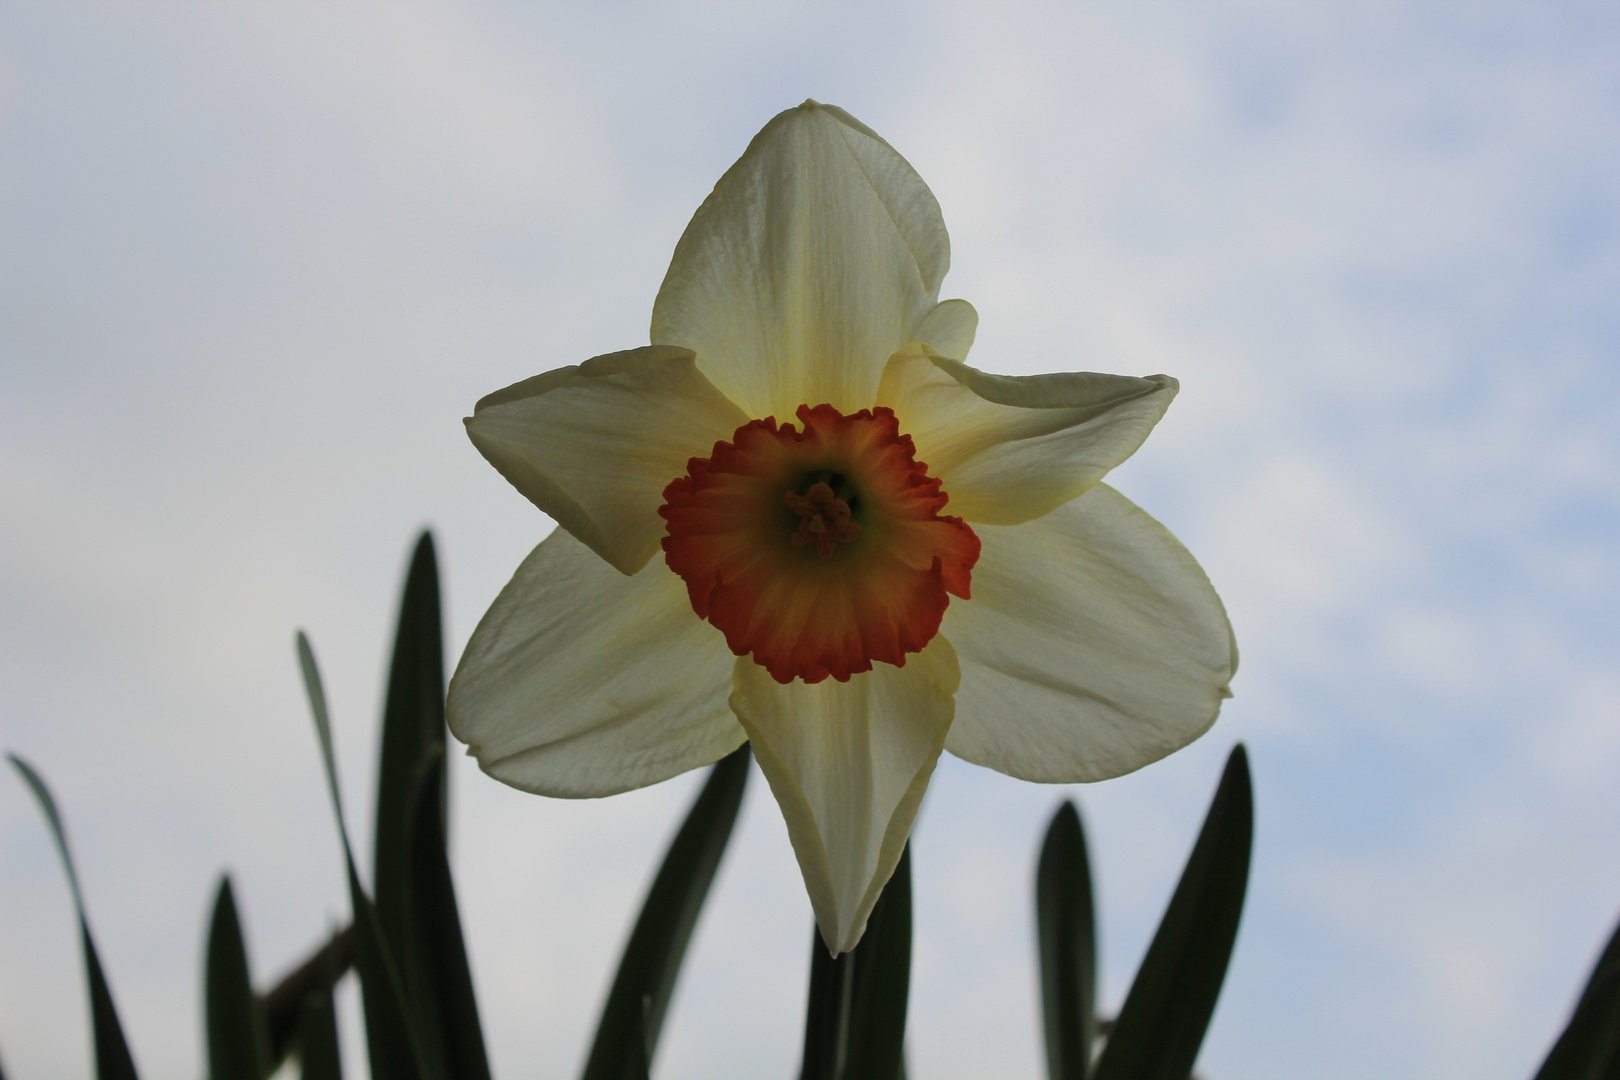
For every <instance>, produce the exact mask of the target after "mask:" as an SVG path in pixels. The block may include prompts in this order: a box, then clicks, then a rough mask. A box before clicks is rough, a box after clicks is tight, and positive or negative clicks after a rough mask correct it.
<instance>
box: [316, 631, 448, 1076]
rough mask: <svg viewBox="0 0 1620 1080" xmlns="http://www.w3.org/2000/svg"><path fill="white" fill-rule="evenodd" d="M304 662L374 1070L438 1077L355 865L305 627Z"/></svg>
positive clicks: (328, 723) (329, 726)
mask: <svg viewBox="0 0 1620 1080" xmlns="http://www.w3.org/2000/svg"><path fill="white" fill-rule="evenodd" d="M298 664H299V668H300V670H301V671H302V672H303V675H304V690H305V692H306V693H307V694H308V696H309V709H310V713H311V714H312V716H313V717H314V720H315V731H316V734H317V735H318V736H319V737H320V742H321V757H322V759H323V761H324V763H325V765H326V783H327V789H328V791H329V792H330V794H331V796H332V810H333V814H334V815H335V816H336V818H337V826H338V836H339V838H340V839H341V840H342V842H343V859H344V865H345V868H346V869H347V871H348V875H349V903H350V905H351V906H352V907H353V908H354V927H355V934H354V968H355V971H356V972H358V973H359V975H360V991H361V999H362V1004H363V1006H364V1013H365V1026H366V1047H367V1049H368V1051H369V1052H370V1058H371V1075H372V1077H373V1080H436V1077H435V1075H434V1074H433V1073H430V1072H429V1071H428V1069H427V1068H426V1065H425V1061H424V1056H423V1054H422V1048H421V1046H420V1044H419V1042H418V1039H417V1031H416V1026H415V1025H414V1024H412V1023H411V1022H410V1019H409V1013H408V1011H407V1008H406V1003H405V990H404V984H403V983H402V982H401V980H400V976H399V968H398V966H397V964H396V963H395V961H394V958H393V956H392V955H391V953H390V952H389V949H388V943H387V941H386V940H385V939H384V937H383V932H382V925H381V923H380V921H379V920H378V918H377V909H376V907H374V906H373V905H372V902H371V898H370V897H369V896H367V895H366V891H365V889H364V888H363V887H362V886H361V884H360V875H359V873H358V872H357V871H356V870H355V868H354V849H353V847H352V846H350V844H349V829H348V826H347V825H346V824H345V823H344V819H343V799H342V796H341V794H340V792H339V789H338V781H337V764H336V760H335V759H334V757H333V754H332V724H331V720H330V718H329V716H328V714H327V708H326V692H325V690H324V689H322V687H321V673H320V669H319V667H317V666H316V663H315V653H314V650H312V649H311V648H310V645H309V639H308V638H306V637H305V636H304V634H303V632H302V631H300V632H299V634H298Z"/></svg>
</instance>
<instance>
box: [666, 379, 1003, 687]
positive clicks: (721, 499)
mask: <svg viewBox="0 0 1620 1080" xmlns="http://www.w3.org/2000/svg"><path fill="white" fill-rule="evenodd" d="M796 415H797V417H798V420H799V422H800V424H801V425H802V430H800V429H799V428H795V426H794V425H793V424H782V425H780V426H778V425H777V423H776V419H775V417H767V418H766V419H764V420H753V421H750V422H749V423H747V424H744V425H743V426H742V427H740V428H738V429H737V431H736V433H735V434H734V435H733V436H732V439H731V441H730V442H717V443H715V444H714V450H713V451H712V452H711V454H710V456H709V457H706V458H692V459H691V460H690V461H689V462H688V463H687V471H686V475H685V476H678V477H676V478H675V479H674V480H673V481H671V482H670V484H669V486H668V487H666V488H665V489H664V505H663V506H661V507H659V510H658V512H659V514H660V515H662V516H663V518H664V520H665V521H666V522H667V523H668V535H666V536H665V537H664V541H663V545H664V558H665V561H666V562H667V563H668V564H669V567H670V569H671V570H673V571H675V572H676V573H677V574H679V575H680V576H681V577H682V579H684V580H685V582H686V587H687V595H688V597H689V598H690V599H691V601H692V610H693V611H695V612H697V614H698V615H699V616H700V617H701V618H704V619H707V620H709V622H711V623H713V624H714V625H715V626H716V627H718V628H719V629H720V630H721V631H722V632H724V633H725V635H726V644H727V645H728V646H730V648H731V650H732V652H734V653H736V654H737V655H738V656H746V655H750V654H752V656H753V658H754V661H755V662H756V663H759V664H761V665H763V666H764V667H765V668H766V669H767V670H769V671H770V673H771V675H772V676H773V677H774V678H775V679H776V680H777V681H778V682H783V683H787V682H792V681H793V680H794V679H795V678H800V679H803V680H804V681H805V682H812V683H813V682H820V681H821V680H822V679H825V678H826V677H827V676H829V675H831V676H832V677H833V678H835V679H838V680H839V681H844V680H847V679H848V678H849V677H850V676H851V675H852V674H855V673H857V672H862V671H870V670H871V669H872V664H873V663H874V662H875V661H882V662H884V663H889V664H895V665H897V666H900V665H904V664H905V662H906V656H907V655H908V654H909V653H914V652H919V651H921V650H922V648H923V647H924V646H925V645H927V644H928V642H929V641H931V640H932V639H933V637H934V635H935V634H937V633H938V632H939V624H940V620H941V619H942V618H943V617H944V614H945V608H946V606H947V605H948V604H949V603H950V597H951V596H952V595H954V596H957V597H960V598H961V599H963V600H966V599H967V598H968V596H969V585H970V583H971V579H972V573H971V572H972V569H973V565H974V563H975V562H977V561H978V558H979V538H978V537H977V536H975V535H974V533H973V530H972V529H970V528H968V526H967V525H966V523H964V522H963V521H962V520H961V519H960V518H956V517H950V516H946V515H942V514H940V513H939V511H940V510H941V509H942V508H943V507H944V506H945V503H946V501H947V497H946V495H945V492H943V491H942V490H940V482H939V480H938V479H936V478H934V477H932V476H929V475H928V466H927V465H926V464H924V463H922V462H919V461H918V460H917V459H916V448H915V446H914V445H913V444H912V441H911V437H910V436H909V435H902V434H901V433H900V425H899V422H898V421H897V420H896V419H895V415H894V413H893V412H892V411H891V410H889V409H886V408H877V409H871V410H867V409H862V410H861V411H860V412H857V413H855V414H853V415H850V416H845V415H843V414H842V413H840V412H839V411H838V410H837V409H834V408H833V407H832V406H831V405H817V406H815V407H814V408H812V407H810V406H808V405H801V406H799V408H798V410H797V413H796Z"/></svg>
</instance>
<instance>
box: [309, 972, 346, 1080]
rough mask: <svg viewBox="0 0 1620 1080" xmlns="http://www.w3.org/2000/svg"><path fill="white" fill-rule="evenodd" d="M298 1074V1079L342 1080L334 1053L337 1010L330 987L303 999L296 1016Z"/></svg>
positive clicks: (337, 1055)
mask: <svg viewBox="0 0 1620 1080" xmlns="http://www.w3.org/2000/svg"><path fill="white" fill-rule="evenodd" d="M298 1044H299V1051H298V1052H299V1057H300V1058H302V1059H303V1060H302V1061H301V1062H300V1066H301V1067H300V1069H299V1076H300V1077H302V1080H343V1061H342V1059H341V1057H340V1056H339V1054H338V1032H337V1014H336V1013H335V1012H334V1011H333V1009H332V991H331V988H330V987H327V988H325V989H321V990H317V991H315V992H313V993H311V994H310V995H309V996H308V997H306V998H305V999H304V1004H303V1008H302V1009H301V1010H300V1015H299V1019H298Z"/></svg>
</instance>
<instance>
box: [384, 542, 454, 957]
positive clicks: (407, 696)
mask: <svg viewBox="0 0 1620 1080" xmlns="http://www.w3.org/2000/svg"><path fill="white" fill-rule="evenodd" d="M444 746H445V726H444V642H443V638H442V636H441V631H440V617H439V572H438V567H437V564H436V562H435V560H434V554H433V536H432V534H430V533H427V532H424V533H422V536H421V538H420V539H419V540H418V541H417V544H416V551H415V553H414V554H413V556H412V558H411V565H410V569H409V570H408V571H407V572H406V575H405V588H404V591H403V593H402V595H401V596H400V602H399V624H398V628H397V630H396V631H395V634H394V656H393V662H392V664H391V665H390V666H389V671H388V697H387V699H386V703H385V705H384V706H383V728H382V754H381V761H380V762H379V765H378V769H377V819H376V851H375V864H374V872H373V877H372V888H373V890H374V892H375V894H376V898H377V917H378V918H379V919H381V920H382V927H383V934H384V936H385V937H386V938H387V940H388V946H389V948H390V949H391V950H392V951H393V954H394V956H395V957H396V958H402V957H404V956H405V953H406V949H405V941H406V929H405V909H406V907H407V906H409V892H410V877H411V875H410V870H409V862H410V850H411V841H410V828H411V819H412V797H413V795H414V794H415V792H416V789H417V785H418V783H419V782H420V779H421V775H422V768H423V763H424V762H425V761H427V759H428V756H429V755H430V754H432V753H434V752H435V751H437V759H436V760H438V762H439V769H440V771H441V772H442V771H443V770H444ZM439 793H440V798H441V799H442V798H443V797H444V786H443V785H442V784H441V785H440V786H439ZM407 966H408V965H407ZM403 974H404V975H405V977H406V983H407V988H409V984H410V983H411V981H412V980H411V978H410V972H409V971H408V970H407V971H406V972H404V973H403Z"/></svg>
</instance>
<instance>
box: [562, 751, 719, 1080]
mask: <svg viewBox="0 0 1620 1080" xmlns="http://www.w3.org/2000/svg"><path fill="white" fill-rule="evenodd" d="M748 763H749V752H748V746H747V744H744V745H743V746H740V747H738V748H737V749H736V750H734V751H732V752H731V753H730V754H727V755H726V756H725V757H723V758H721V759H720V760H719V761H717V762H715V764H714V767H713V768H712V769H710V770H709V779H708V781H707V782H706V783H705V784H704V785H703V790H702V791H701V792H699V793H698V797H697V799H696V800H695V801H694V802H693V803H692V809H691V810H690V811H689V812H688V813H687V815H686V820H685V821H684V822H683V823H682V824H681V827H680V831H678V832H677V833H676V834H675V839H674V840H673V841H671V842H670V845H669V851H668V853H667V854H666V855H665V856H664V862H663V865H662V866H660V867H659V868H658V876H657V877H655V878H654V879H653V883H652V888H651V889H649V890H648V891H647V900H646V903H644V904H643V905H642V908H641V915H640V916H639V917H638V918H637V919H636V925H635V929H634V930H632V931H631V932H630V940H629V941H628V942H627V943H626V944H625V947H624V956H623V958H622V959H621V960H620V961H619V972H618V974H617V975H616V976H615V977H614V979H613V988H612V989H611V990H609V991H608V999H607V1004H606V1005H605V1006H603V1008H602V1019H601V1021H600V1022H599V1023H598V1024H597V1028H596V1041H595V1043H593V1044H592V1046H591V1056H590V1057H589V1058H588V1059H587V1060H586V1063H585V1071H584V1073H583V1077H584V1080H627V1078H633V1077H636V1076H638V1075H639V1076H645V1075H646V1074H647V1069H648V1063H649V1062H650V1061H651V1060H652V1056H653V1051H654V1050H655V1049H656V1048H657V1046H658V1036H659V1033H660V1031H661V1030H662V1028H663V1024H664V1012H665V1010H666V1009H668V1008H669V999H670V995H671V994H672V993H673V992H674V990H675V977H676V975H677V974H679V972H680V967H681V961H682V960H683V959H684V958H685V956H686V946H687V944H688V943H689V942H690V941H691V939H692V929H693V927H694V926H695V925H696V924H697V917H698V913H699V912H700V911H701V910H702V908H703V901H704V900H705V899H706V898H707V897H708V895H709V886H710V885H711V884H713V882H714V875H715V871H716V870H718V869H719V867H720V857H721V856H722V855H723V854H725V850H726V843H727V841H729V840H730V839H731V829H732V826H733V825H735V824H736V822H737V810H738V808H739V807H740V806H741V805H742V796H743V788H744V786H745V785H746V784H747V782H748Z"/></svg>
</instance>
